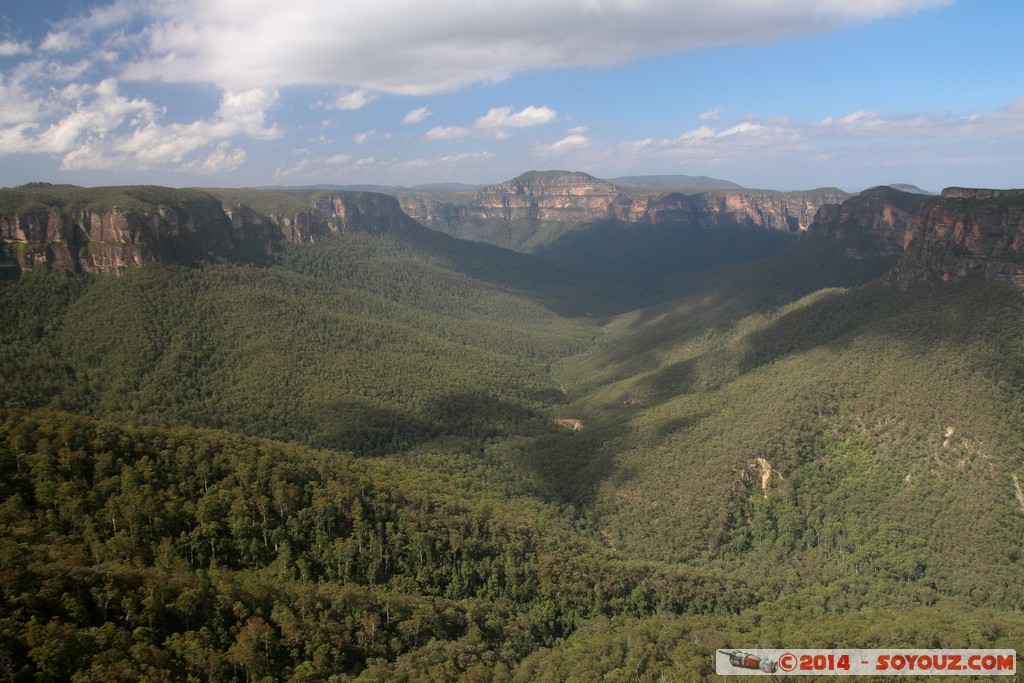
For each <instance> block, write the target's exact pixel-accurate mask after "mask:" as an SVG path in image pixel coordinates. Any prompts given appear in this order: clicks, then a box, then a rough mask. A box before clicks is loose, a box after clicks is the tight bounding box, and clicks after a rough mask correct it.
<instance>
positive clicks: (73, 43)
mask: <svg viewBox="0 0 1024 683" xmlns="http://www.w3.org/2000/svg"><path fill="white" fill-rule="evenodd" d="M81 45H82V39H81V37H80V36H78V35H77V34H74V33H72V32H71V31H57V32H56V33H47V34H46V37H45V38H43V42H41V43H39V49H40V50H43V51H45V52H68V51H69V50H74V49H76V48H78V47H80V46H81Z"/></svg>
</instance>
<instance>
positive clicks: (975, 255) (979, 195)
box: [807, 187, 1024, 288]
mask: <svg viewBox="0 0 1024 683" xmlns="http://www.w3.org/2000/svg"><path fill="white" fill-rule="evenodd" d="M807 235H808V237H810V238H853V239H859V240H861V241H864V240H867V241H868V242H869V243H870V247H869V248H871V249H873V250H875V251H877V252H878V253H881V254H883V255H887V256H893V257H896V258H898V259H899V263H898V265H897V266H896V267H895V268H894V269H893V270H892V271H891V272H890V273H889V275H888V278H887V279H888V281H890V282H892V283H895V284H896V285H898V286H899V287H901V288H905V287H907V286H909V285H910V284H911V283H913V282H916V281H920V280H955V279H960V278H963V277H967V276H968V275H972V274H979V275H981V276H982V277H985V278H987V279H993V280H1009V281H1012V282H1014V283H1016V284H1017V285H1018V286H1020V287H1022V288H1024V190H982V189H965V188H955V187H954V188H947V189H945V190H943V191H942V194H941V195H940V196H938V197H927V196H922V195H917V194H909V193H906V192H901V191H899V190H895V189H893V188H890V187H878V188H874V189H872V190H866V191H865V192H862V193H861V194H860V195H858V196H856V197H853V198H851V199H848V200H846V201H845V202H843V204H842V205H832V206H824V207H822V208H821V209H820V210H819V211H818V214H817V215H816V216H815V220H814V223H813V224H812V225H811V226H810V228H809V229H808V231H807Z"/></svg>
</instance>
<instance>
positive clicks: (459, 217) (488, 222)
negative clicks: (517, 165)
mask: <svg viewBox="0 0 1024 683" xmlns="http://www.w3.org/2000/svg"><path fill="white" fill-rule="evenodd" d="M641 178H662V179H672V178H677V179H678V178H687V176H643V177H641ZM616 180H621V179H616ZM698 180H699V179H698ZM707 180H708V182H709V183H713V182H725V181H714V180H713V179H707ZM664 184H665V185H666V187H668V186H669V185H671V182H669V181H668V180H665V181H664ZM735 187H736V188H739V186H738V185H736V186H735ZM460 195H461V196H460V197H459V198H458V201H455V200H454V199H452V198H447V197H439V196H436V195H432V194H426V193H414V192H413V193H410V192H401V193H395V196H397V197H398V199H399V202H400V203H401V204H402V208H403V210H404V211H405V212H406V213H408V214H409V215H410V216H412V217H413V218H414V219H416V220H417V221H420V222H421V223H423V224H424V225H426V226H428V227H431V228H434V229H436V230H440V231H442V232H446V233H448V234H450V235H454V236H456V237H461V238H464V239H471V240H475V241H479V242H489V243H491V244H495V245H498V246H502V247H507V248H510V249H516V250H518V251H526V252H534V251H538V250H540V249H543V248H545V247H547V246H549V245H551V244H553V243H554V242H555V241H557V240H559V239H560V238H562V237H563V236H565V235H566V234H568V233H570V232H573V231H575V230H578V229H580V228H582V227H584V226H586V225H587V224H589V223H594V222H604V223H606V222H607V221H618V222H621V223H629V224H634V223H639V224H647V225H677V226H690V227H713V226H731V227H742V228H752V229H756V230H770V231H782V232H785V233H798V232H800V231H801V230H804V229H806V228H807V226H808V225H810V223H811V220H812V219H813V217H814V213H815V212H816V211H817V210H818V208H819V207H820V206H822V205H823V204H828V203H832V204H838V203H840V202H842V201H843V200H844V199H846V198H847V197H849V196H850V195H849V194H848V193H846V192H843V191H841V190H838V189H835V188H819V189H816V190H811V191H808V192H787V193H783V192H771V191H765V190H746V189H743V188H739V189H724V188H719V189H714V190H707V191H701V192H693V191H682V190H679V189H672V190H669V189H666V188H655V187H647V188H641V187H634V188H628V187H625V186H623V185H619V184H616V183H615V182H613V181H609V180H602V179H600V178H596V177H594V176H592V175H590V174H589V173H583V172H580V171H558V170H551V171H529V172H527V173H524V174H522V175H520V176H517V177H515V178H512V179H511V180H507V181H505V182H503V183H498V184H496V185H488V186H486V187H482V188H479V189H477V190H473V191H467V192H465V193H460ZM605 228H607V226H606V225H605V226H604V227H603V228H602V230H604V229H605Z"/></svg>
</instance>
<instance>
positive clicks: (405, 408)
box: [0, 191, 1024, 682]
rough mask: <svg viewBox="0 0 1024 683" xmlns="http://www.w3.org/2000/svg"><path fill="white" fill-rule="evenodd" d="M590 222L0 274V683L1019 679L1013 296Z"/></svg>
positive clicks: (773, 249)
mask: <svg viewBox="0 0 1024 683" xmlns="http://www.w3.org/2000/svg"><path fill="white" fill-rule="evenodd" d="M222 196H225V197H227V196H228V194H227V191H224V193H223V195H222ZM282 198H283V199H282ZM284 200H288V201H297V200H295V199H294V197H291V196H290V195H288V194H287V193H277V194H276V195H273V194H271V193H268V194H267V195H266V197H265V201H267V202H274V201H284ZM264 210H265V211H267V212H270V211H271V210H272V207H270V208H265V209H264ZM669 232H671V233H672V234H670V235H669V234H668V233H669ZM613 233H614V226H609V225H606V224H602V225H599V226H594V229H593V231H592V232H590V233H585V232H579V233H576V234H574V236H573V237H572V239H573V240H575V241H572V242H570V243H569V244H570V246H573V248H572V249H571V250H563V252H562V253H561V256H558V255H557V254H547V255H545V253H544V252H543V251H542V250H541V251H538V252H537V253H533V254H527V253H520V252H515V251H510V250H507V249H503V248H499V247H497V246H493V245H488V244H482V243H478V242H468V241H464V240H460V239H456V238H454V237H450V236H448V235H444V234H441V233H437V232H434V231H431V230H429V229H427V228H425V227H422V226H414V227H413V228H410V229H408V230H395V229H381V230H351V231H338V232H336V234H331V235H327V236H323V237H321V238H319V239H317V240H315V241H312V242H307V243H294V242H286V241H279V242H275V243H273V244H268V245H263V246H261V247H260V248H258V249H254V250H251V251H239V250H235V251H230V252H226V251H217V250H215V249H214V250H208V251H207V252H205V253H204V254H203V255H202V257H201V258H191V257H190V258H188V259H179V258H174V257H173V254H170V255H165V254H161V255H160V256H159V257H158V258H156V259H155V260H153V261H152V262H149V263H146V264H144V265H141V266H137V267H131V268H127V269H125V270H124V271H123V272H120V273H117V274H115V273H87V272H77V273H75V272H63V271H61V270H59V269H55V268H45V267H36V268H31V269H25V270H23V271H22V272H20V273H16V274H14V275H12V276H11V277H8V278H6V279H5V280H4V281H2V282H0V312H2V314H0V678H3V679H4V680H11V681H110V682H113V681H126V682H127V681H293V682H299V681H441V680H464V681H496V682H498V681H672V680H674V681H710V680H713V679H715V678H716V676H715V673H714V652H715V650H716V649H718V648H726V647H733V648H743V647H747V648H755V647H764V648H769V647H787V648H828V647H858V648H881V647H922V648H968V647H977V648H982V647H984V648H1015V649H1016V650H1017V652H1018V658H1019V656H1020V653H1022V652H1024V491H1022V487H1024V334H1022V331H1024V297H1022V296H1021V291H1020V289H1019V287H1016V286H1015V285H1013V284H1012V283H1010V282H1006V281H993V280H990V279H985V278H982V277H966V278H963V279H958V280H951V281H948V282H942V281H922V282H916V283H912V284H911V285H909V286H907V287H902V288H901V287H896V286H894V285H893V284H892V282H891V278H890V279H887V277H886V274H887V273H889V272H890V270H891V269H892V267H893V266H894V265H895V261H894V259H893V257H892V256H891V255H888V254H883V253H870V252H869V251H867V250H865V249H864V248H863V244H862V243H858V242H856V239H857V238H856V237H855V236H854V237H837V238H836V239H818V240H814V239H804V238H798V237H796V236H793V235H770V236H765V235H764V234H763V233H757V232H755V231H751V230H747V229H743V228H741V227H739V226H727V227H722V228H694V229H686V230H684V229H682V228H680V229H679V230H677V231H674V232H672V231H662V232H660V233H650V234H648V235H647V238H648V239H650V240H654V241H651V242H648V243H646V246H644V247H643V248H642V249H641V248H638V251H636V252H635V253H633V254H632V255H623V254H622V253H621V251H617V249H619V247H617V246H615V245H618V244H620V242H618V241H615V240H618V239H619V237H615V239H614V240H613V239H612V238H611V237H608V236H609V235H612V234H613ZM588 236H589V237H590V239H589V240H588V239H587V237H588ZM606 238H607V239H608V240H609V241H608V243H607V244H606V243H605V242H602V240H603V239H606ZM666 239H670V240H671V243H670V244H671V250H672V251H666V250H667V249H668V247H665V246H664V245H665V244H667V243H666V242H664V241H661V242H658V241H657V240H666ZM659 245H660V246H659ZM701 249H704V250H705V251H701ZM659 251H660V252H661V253H662V254H663V255H664V254H668V253H672V254H679V257H678V259H674V258H662V260H661V261H660V262H659V263H658V265H657V267H652V266H650V265H649V263H650V258H652V257H651V255H652V254H657V253H659ZM1017 666H1018V671H1019V670H1021V663H1020V662H1019V661H1018V664H1017ZM867 680H870V679H867ZM951 680H963V679H961V678H957V679H951Z"/></svg>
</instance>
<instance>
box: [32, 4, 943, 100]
mask: <svg viewBox="0 0 1024 683" xmlns="http://www.w3.org/2000/svg"><path fill="white" fill-rule="evenodd" d="M950 2H952V0H718V1H717V2H714V3H709V2H707V1H706V0H603V1H600V2H596V1H595V0H522V1H521V2H517V3H512V4H504V5H501V10H500V17H499V16H498V15H496V13H495V12H496V9H495V6H494V5H493V3H466V2H450V3H423V2H421V1H420V0H349V1H348V2H344V3H323V2H320V1H319V0H291V1H290V2H287V3H282V2H278V1H277V0H158V1H156V2H152V3H132V2H129V1H128V0H123V1H120V2H115V3H114V5H113V7H114V9H112V10H111V11H110V14H115V15H116V14H118V13H119V12H120V13H122V14H123V13H129V12H132V13H135V14H134V16H135V17H136V19H140V20H141V22H142V25H143V28H142V29H141V30H140V31H138V32H136V33H135V34H134V35H135V36H137V37H139V38H141V45H140V47H141V48H142V49H141V50H140V51H138V52H136V54H137V55H138V57H137V59H135V60H134V61H133V62H132V63H131V64H129V65H127V66H126V69H125V72H124V74H122V76H123V77H126V78H143V79H148V78H156V79H161V80H165V81H203V82H212V83H215V84H217V85H219V86H221V87H223V88H226V89H236V90H237V89H248V88H252V87H264V88H268V87H269V88H273V87H282V86H287V85H295V84H344V85H349V86H356V87H358V88H360V89H364V90H369V91H381V92H390V93H400V94H428V93H439V92H451V91H454V90H457V89H459V88H462V87H464V86H466V85H468V84H471V83H488V82H495V81H500V80H503V79H505V78H507V77H508V76H509V75H511V74H513V73H515V72H519V71H525V70H531V69H539V68H551V67H578V66H610V65H617V64H623V63H628V62H630V61H633V60H636V59H638V58H640V57H644V56H649V55H655V54H666V53H672V52H680V51H686V50H693V49H697V48H702V47H707V46H719V45H733V44H754V43H764V42H769V41H775V40H781V39H785V38H789V37H793V36H798V35H804V34H811V33H821V32H825V31H829V30H834V29H837V28H840V27H843V26H847V25H851V24H854V23H858V22H862V21H867V20H871V19H877V18H881V17H887V16H893V15H899V14H904V13H907V12H912V11H915V10H920V9H923V8H927V7H933V6H938V5H947V4H949V3H950ZM90 20H91V23H92V25H93V26H98V25H99V24H100V23H101V22H100V18H99V17H98V16H93V17H90ZM108 23H109V20H108ZM54 36H55V37H54V38H53V39H52V43H53V44H54V47H56V46H57V45H59V44H60V41H59V40H58V38H56V34H54ZM594 46H600V49H595V47H594Z"/></svg>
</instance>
